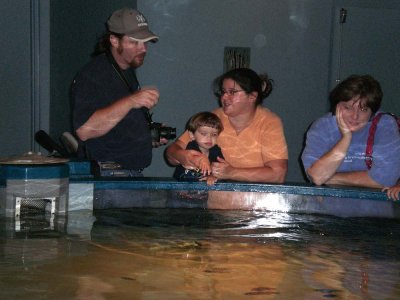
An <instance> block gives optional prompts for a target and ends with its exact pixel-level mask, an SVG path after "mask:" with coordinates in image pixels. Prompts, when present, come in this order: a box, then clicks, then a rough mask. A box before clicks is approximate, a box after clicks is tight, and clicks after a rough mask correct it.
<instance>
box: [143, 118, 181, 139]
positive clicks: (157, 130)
mask: <svg viewBox="0 0 400 300" xmlns="http://www.w3.org/2000/svg"><path fill="white" fill-rule="evenodd" d="M149 127H150V132H151V138H152V140H153V142H159V141H160V140H161V139H162V138H165V139H167V140H173V139H175V138H176V128H173V127H167V126H163V125H162V124H161V123H157V122H151V123H149Z"/></svg>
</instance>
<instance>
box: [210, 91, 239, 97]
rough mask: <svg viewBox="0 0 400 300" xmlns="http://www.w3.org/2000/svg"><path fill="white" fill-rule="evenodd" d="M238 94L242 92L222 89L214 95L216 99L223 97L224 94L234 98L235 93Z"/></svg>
mask: <svg viewBox="0 0 400 300" xmlns="http://www.w3.org/2000/svg"><path fill="white" fill-rule="evenodd" d="M239 92H244V90H234V89H231V90H224V89H222V90H220V91H218V92H216V93H215V94H216V95H217V96H218V97H222V96H224V95H225V94H227V95H228V96H235V94H236V93H239Z"/></svg>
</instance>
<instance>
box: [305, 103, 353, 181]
mask: <svg viewBox="0 0 400 300" xmlns="http://www.w3.org/2000/svg"><path fill="white" fill-rule="evenodd" d="M336 122H337V125H338V127H339V130H340V133H341V135H342V136H341V138H340V140H339V141H338V142H337V143H336V145H335V146H333V147H332V148H331V149H330V150H329V151H327V152H326V153H325V154H324V155H322V156H321V157H320V158H319V159H318V160H317V161H315V162H314V163H313V164H312V165H311V167H309V168H308V169H307V170H306V172H307V174H308V176H309V177H310V179H311V181H312V182H313V183H314V184H316V185H322V184H324V183H327V182H328V181H329V180H330V179H331V178H332V176H334V175H335V174H336V170H337V169H338V168H339V166H340V165H341V164H342V162H343V160H344V158H345V157H346V154H347V151H348V149H349V147H350V144H351V139H352V133H351V131H350V130H349V128H348V126H347V125H346V123H345V122H344V120H343V117H342V108H341V106H339V105H338V106H337V108H336Z"/></svg>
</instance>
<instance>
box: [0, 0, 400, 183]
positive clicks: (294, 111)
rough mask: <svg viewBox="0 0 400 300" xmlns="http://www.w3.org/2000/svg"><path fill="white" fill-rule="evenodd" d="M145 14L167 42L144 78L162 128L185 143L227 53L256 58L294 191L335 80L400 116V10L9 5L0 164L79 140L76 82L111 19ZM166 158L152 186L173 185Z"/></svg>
mask: <svg viewBox="0 0 400 300" xmlns="http://www.w3.org/2000/svg"><path fill="white" fill-rule="evenodd" d="M250 3H251V5H250ZM136 5H137V7H138V8H139V10H141V11H142V12H143V13H144V14H145V15H146V17H147V18H148V19H149V23H150V26H151V29H152V30H153V31H154V32H156V33H157V34H158V35H159V36H160V41H159V42H158V43H157V44H154V45H153V44H151V45H150V47H149V54H148V56H147V58H146V62H145V64H144V66H142V67H141V68H140V69H139V79H140V81H141V84H142V85H155V86H157V87H158V88H159V89H160V92H161V98H160V104H159V105H158V106H157V107H156V108H155V109H154V118H155V119H156V121H160V122H165V123H167V124H168V125H170V126H174V127H176V128H177V131H178V133H181V132H182V131H183V129H184V124H185V123H186V121H187V119H188V118H189V117H190V115H192V114H193V113H195V112H198V111H200V110H212V109H214V108H215V107H217V102H216V99H215V98H214V96H213V95H212V91H211V81H212V80H213V79H214V78H215V77H216V76H218V75H220V74H221V72H223V51H224V47H225V46H235V47H248V48H250V51H251V56H250V65H251V67H252V68H253V69H254V70H256V71H257V72H268V73H269V75H270V76H271V77H272V78H273V79H274V81H275V89H274V91H273V93H272V94H271V96H270V97H269V98H267V99H266V101H265V103H264V105H265V106H266V107H268V108H270V109H271V110H273V111H275V112H276V113H277V114H278V115H280V116H281V118H282V120H283V122H284V126H285V133H286V137H287V140H288V145H289V154H290V162H289V174H288V181H292V182H293V181H303V180H304V179H303V175H302V172H301V166H300V164H299V162H298V157H299V155H300V153H301V148H302V143H303V136H304V132H305V131H306V129H307V127H308V125H309V124H310V123H311V122H312V120H314V119H315V118H317V117H319V116H321V115H322V114H323V113H325V112H326V111H327V110H328V102H327V95H328V92H329V90H330V89H331V88H332V87H333V86H334V85H335V84H336V80H340V79H343V78H344V77H345V76H347V75H348V74H351V73H371V74H372V75H374V76H375V77H377V79H379V80H380V81H381V82H382V86H383V88H384V92H385V97H384V107H383V108H384V109H385V110H390V111H392V112H395V113H400V107H399V102H398V101H396V99H398V98H399V96H400V91H399V86H400V85H399V78H400V76H399V75H400V74H399V70H400V68H399V66H400V61H399V55H398V54H397V53H398V51H397V48H398V44H397V43H398V42H397V41H398V40H399V38H400V36H399V35H400V33H399V32H400V26H398V22H399V21H397V19H399V18H398V17H397V16H398V15H399V11H400V2H399V1H396V0H369V1H368V0H362V1H361V0H346V1H344V0H324V1H320V0H296V1H294V0H252V1H248V0H221V1H213V0H181V1H161V0H138V1H122V0H119V1H116V0H114V1H108V0H96V1H94V0H85V1H77V0H68V1H64V0H51V1H50V0H40V1H37V0H18V1H12V0H0V8H1V10H2V11H8V14H5V15H4V17H3V18H2V19H1V21H0V22H1V23H0V24H1V25H3V26H2V28H3V30H2V33H1V35H2V39H1V40H2V42H1V43H2V46H3V47H1V50H0V51H2V68H1V69H0V76H1V86H0V88H1V90H0V91H1V92H0V103H1V105H2V109H1V111H0V142H1V143H0V156H6V155H12V154H20V153H22V152H26V151H28V150H35V151H37V150H39V147H38V145H37V144H35V143H34V141H32V133H33V132H35V131H36V130H38V129H45V130H47V131H48V132H49V133H50V135H51V136H52V137H53V138H55V139H57V138H58V137H59V136H60V134H61V133H62V132H64V131H67V130H70V103H69V97H68V91H69V86H70V83H71V82H72V79H73V77H74V75H75V73H76V72H77V71H78V70H79V69H80V68H81V67H82V66H83V65H84V64H85V63H86V62H88V61H89V60H90V54H91V52H92V50H93V47H94V45H95V42H96V40H97V38H98V37H99V36H100V35H101V33H102V32H103V30H104V23H105V21H106V19H107V18H108V16H109V15H110V14H111V12H112V11H114V10H116V9H118V8H121V7H123V6H130V7H135V6H136ZM342 7H345V8H346V9H347V11H348V16H347V21H346V24H344V25H340V23H339V22H338V13H339V10H340V8H342ZM396 22H397V23H396ZM163 150H164V149H163V148H160V149H156V150H155V151H154V159H153V164H152V166H151V167H150V168H148V169H147V170H146V172H145V174H146V175H148V176H170V175H171V174H172V171H173V170H172V169H171V168H170V167H168V166H167V165H166V164H165V162H164V160H163Z"/></svg>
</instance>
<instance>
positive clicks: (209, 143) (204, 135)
mask: <svg viewBox="0 0 400 300" xmlns="http://www.w3.org/2000/svg"><path fill="white" fill-rule="evenodd" d="M186 129H187V130H188V132H189V136H190V139H191V141H190V142H189V144H188V145H187V147H186V150H196V151H198V152H201V153H202V154H203V155H202V156H200V158H199V161H198V164H197V168H196V169H186V168H185V167H184V166H182V165H179V166H177V167H176V169H175V172H174V177H175V179H177V180H184V181H198V180H200V181H203V180H206V181H207V184H208V185H212V184H214V183H215V182H216V181H217V178H216V177H214V176H212V174H211V163H212V162H215V161H217V157H220V158H224V157H223V155H222V152H221V148H220V147H219V146H218V145H217V138H218V135H219V134H220V133H221V131H222V130H223V129H224V128H223V125H222V123H221V120H220V119H219V118H218V117H217V116H216V115H215V114H213V113H211V112H200V113H197V114H195V115H193V116H192V117H191V118H190V120H189V122H188V123H187V126H186Z"/></svg>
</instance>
